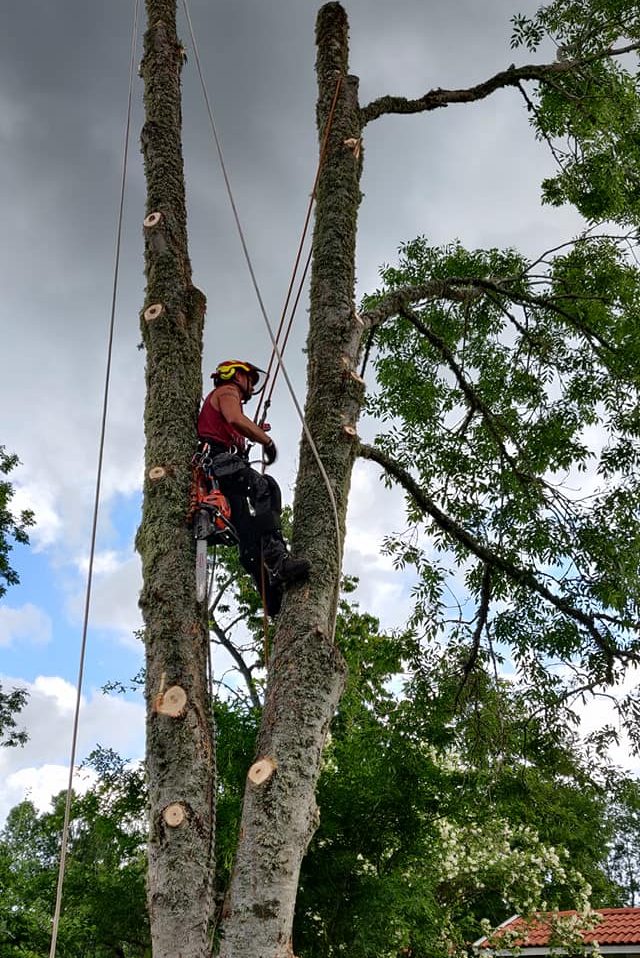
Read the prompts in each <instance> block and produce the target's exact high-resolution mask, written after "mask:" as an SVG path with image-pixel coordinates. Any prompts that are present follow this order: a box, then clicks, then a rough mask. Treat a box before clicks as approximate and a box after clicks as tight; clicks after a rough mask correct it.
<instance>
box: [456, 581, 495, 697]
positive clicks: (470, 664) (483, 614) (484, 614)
mask: <svg viewBox="0 0 640 958" xmlns="http://www.w3.org/2000/svg"><path fill="white" fill-rule="evenodd" d="M490 605H491V568H490V566H488V565H485V567H484V570H483V572H482V585H481V587H480V606H479V608H478V614H477V622H476V627H475V629H474V632H473V638H472V640H471V650H470V652H469V658H468V659H467V661H466V662H465V663H464V665H463V667H462V681H461V682H460V685H459V686H458V691H457V692H456V699H455V702H454V703H453V711H454V712H457V711H458V704H459V702H460V696H461V695H462V693H463V691H464V687H465V685H466V684H467V681H468V679H469V676H470V675H471V673H472V672H473V669H474V667H475V664H476V662H477V661H478V656H479V654H480V642H481V639H482V631H483V629H484V627H485V625H486V624H487V620H488V618H489V606H490Z"/></svg>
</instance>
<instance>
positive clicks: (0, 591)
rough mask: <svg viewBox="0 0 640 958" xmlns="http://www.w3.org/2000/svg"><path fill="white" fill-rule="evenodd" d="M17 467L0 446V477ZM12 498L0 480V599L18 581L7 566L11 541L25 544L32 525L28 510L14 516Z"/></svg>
mask: <svg viewBox="0 0 640 958" xmlns="http://www.w3.org/2000/svg"><path fill="white" fill-rule="evenodd" d="M17 465H18V457H17V456H15V455H10V454H9V453H7V452H6V451H5V447H4V446H0V475H4V476H6V475H8V474H9V473H10V472H11V470H12V469H15V467H16V466H17ZM12 498H13V486H12V485H11V483H10V482H8V481H7V480H5V479H0V598H2V596H3V595H4V594H5V592H6V591H7V586H10V585H16V584H17V583H18V582H19V581H20V580H19V578H18V574H17V573H16V571H15V570H14V569H12V568H11V566H10V564H9V552H10V551H11V540H12V539H13V540H15V542H20V543H26V542H28V541H29V537H28V536H27V531H26V530H27V528H28V527H29V526H32V525H33V523H34V518H33V513H32V512H31V511H30V510H29V509H25V510H23V511H22V512H21V513H20V515H19V516H15V515H14V514H13V513H12V512H11V510H10V508H9V505H10V503H11V499H12Z"/></svg>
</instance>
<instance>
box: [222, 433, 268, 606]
mask: <svg viewBox="0 0 640 958" xmlns="http://www.w3.org/2000/svg"><path fill="white" fill-rule="evenodd" d="M210 469H211V472H212V473H213V475H214V476H215V478H216V479H217V481H218V484H219V486H220V491H221V492H222V494H223V495H224V496H226V498H227V499H228V500H229V505H230V507H231V522H232V523H233V526H234V528H235V530H236V532H237V534H238V540H239V542H238V551H239V557H240V562H241V563H242V566H243V568H245V569H246V570H247V572H248V573H249V574H250V575H251V576H252V577H253V580H254V582H255V584H256V587H257V589H258V591H259V592H261V591H262V586H261V583H262V580H263V574H262V558H263V556H264V559H265V561H266V562H267V563H268V562H269V561H270V560H271V559H274V558H276V557H277V556H279V555H281V554H283V553H286V546H285V544H284V541H283V538H282V534H281V532H280V514H281V512H282V495H281V493H280V487H279V486H278V483H277V482H276V481H275V479H273V478H272V477H271V476H268V475H262V473H259V472H257V471H256V470H255V469H252V468H251V466H250V465H249V463H248V462H247V461H246V459H244V458H243V457H242V456H239V455H237V454H236V453H233V452H228V451H225V452H216V450H215V446H214V447H213V449H212V458H211V466H210ZM269 591H271V589H270V590H269ZM277 593H278V596H279V598H278V600H277V605H278V608H279V604H280V599H281V595H280V593H281V590H280V589H278V590H277ZM275 603H276V595H275V593H274V595H273V598H272V600H270V601H268V605H269V606H270V607H271V608H270V614H277V613H276V611H273V608H274V606H275Z"/></svg>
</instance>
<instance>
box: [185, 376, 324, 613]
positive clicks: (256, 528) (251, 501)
mask: <svg viewBox="0 0 640 958" xmlns="http://www.w3.org/2000/svg"><path fill="white" fill-rule="evenodd" d="M261 372H262V370H260V369H258V367H257V366H254V365H253V363H250V362H246V361H244V360H239V359H230V360H226V361H225V362H222V363H220V364H219V365H218V366H217V368H216V370H215V372H214V373H212V374H211V378H212V379H213V385H214V388H213V390H212V391H211V392H210V393H209V395H208V396H207V397H206V399H205V400H204V402H203V404H202V408H201V410H200V415H199V416H198V436H199V438H200V441H201V443H207V444H208V445H209V455H210V457H211V471H212V473H213V475H214V476H215V478H216V480H217V482H218V484H219V486H220V490H221V492H222V493H223V494H224V495H225V496H226V497H227V499H228V500H229V505H230V507H231V521H232V523H233V525H234V528H235V530H236V532H237V534H238V540H239V554H240V561H241V563H242V565H243V567H244V568H245V569H246V570H247V572H249V573H250V574H251V576H252V577H253V579H254V582H255V583H256V586H257V588H258V591H259V592H261V593H262V591H263V582H264V585H265V599H266V601H267V610H268V612H269V614H270V615H276V614H277V612H278V611H279V608H280V601H281V594H282V586H283V585H290V584H292V583H295V582H302V581H304V580H305V579H307V577H308V575H309V568H310V565H309V562H308V561H307V559H294V558H292V557H291V556H290V555H289V551H288V549H287V546H286V543H285V541H284V538H283V536H282V531H281V522H280V514H281V511H282V496H281V493H280V488H279V486H278V484H277V482H276V481H275V479H273V478H272V477H271V476H269V475H266V474H262V473H260V472H258V471H257V470H255V469H252V468H251V466H250V465H249V462H248V458H247V457H248V449H247V440H248V441H249V442H252V443H257V444H259V445H261V446H262V449H263V456H264V461H265V463H266V464H267V465H268V466H270V465H272V464H273V463H274V462H275V461H276V457H277V450H276V446H275V443H274V441H273V439H272V438H271V437H270V436H268V435H267V431H268V429H269V428H270V427H269V426H268V425H265V426H264V427H263V428H261V427H260V426H258V425H257V424H256V423H255V422H253V421H252V420H251V419H249V418H248V417H247V416H245V414H244V411H243V406H244V404H245V403H246V402H248V401H249V400H250V399H251V397H252V395H253V393H254V391H255V389H256V386H257V384H258V381H259V379H260V374H261ZM262 563H264V566H265V568H266V570H267V573H268V575H267V576H263V574H262Z"/></svg>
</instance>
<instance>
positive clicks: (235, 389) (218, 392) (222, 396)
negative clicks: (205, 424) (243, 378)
mask: <svg viewBox="0 0 640 958" xmlns="http://www.w3.org/2000/svg"><path fill="white" fill-rule="evenodd" d="M241 395H242V394H241V391H240V387H239V386H236V384H235V383H224V385H222V386H217V387H216V388H215V389H214V390H213V392H212V393H211V397H210V400H209V401H210V403H211V405H212V406H215V405H216V400H217V401H218V402H219V401H220V400H223V401H225V400H235V401H237V402H240V401H241Z"/></svg>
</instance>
